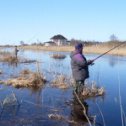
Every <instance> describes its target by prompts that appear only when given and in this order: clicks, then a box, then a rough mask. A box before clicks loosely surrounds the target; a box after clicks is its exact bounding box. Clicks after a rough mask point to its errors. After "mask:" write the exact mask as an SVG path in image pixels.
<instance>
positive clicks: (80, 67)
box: [70, 43, 92, 94]
mask: <svg viewBox="0 0 126 126" xmlns="http://www.w3.org/2000/svg"><path fill="white" fill-rule="evenodd" d="M82 52H83V45H82V43H78V44H76V45H75V50H74V51H73V52H71V55H70V57H71V68H72V74H73V78H74V80H75V82H76V85H75V90H76V92H77V93H79V94H80V93H82V90H83V85H84V81H85V79H86V78H88V77H89V71H88V65H90V64H92V61H91V60H88V61H87V60H86V58H85V57H84V55H83V54H82Z"/></svg>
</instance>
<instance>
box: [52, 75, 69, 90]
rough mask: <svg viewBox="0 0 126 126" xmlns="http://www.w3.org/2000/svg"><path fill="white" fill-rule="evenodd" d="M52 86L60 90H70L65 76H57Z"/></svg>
mask: <svg viewBox="0 0 126 126" xmlns="http://www.w3.org/2000/svg"><path fill="white" fill-rule="evenodd" d="M52 86H53V87H57V88H60V89H67V88H69V86H68V83H67V79H66V78H65V76H64V75H58V76H56V79H55V80H53V82H52Z"/></svg>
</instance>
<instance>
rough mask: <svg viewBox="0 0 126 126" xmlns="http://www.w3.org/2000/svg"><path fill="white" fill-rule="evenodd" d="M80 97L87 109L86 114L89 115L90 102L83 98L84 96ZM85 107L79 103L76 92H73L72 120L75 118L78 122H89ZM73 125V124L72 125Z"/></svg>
mask: <svg viewBox="0 0 126 126" xmlns="http://www.w3.org/2000/svg"><path fill="white" fill-rule="evenodd" d="M79 99H80V101H81V103H82V104H83V106H84V107H85V111H86V113H85V114H86V116H87V117H88V104H87V103H86V102H85V101H84V99H83V98H82V96H79ZM83 111H84V109H83V107H82V105H81V104H80V103H79V101H78V99H77V97H76V94H75V93H73V104H72V108H71V120H74V121H75V122H76V123H79V124H80V123H82V124H84V123H87V118H86V116H85V115H84V112H83ZM70 126H71V125H70Z"/></svg>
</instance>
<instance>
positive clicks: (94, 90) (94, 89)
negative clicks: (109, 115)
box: [82, 83, 105, 98]
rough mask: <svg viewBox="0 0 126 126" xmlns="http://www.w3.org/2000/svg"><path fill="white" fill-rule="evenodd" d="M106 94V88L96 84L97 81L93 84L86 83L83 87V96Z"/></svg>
mask: <svg viewBox="0 0 126 126" xmlns="http://www.w3.org/2000/svg"><path fill="white" fill-rule="evenodd" d="M104 94H105V89H104V88H103V87H98V86H96V84H95V83H92V84H91V85H85V86H84V88H83V92H82V96H83V97H85V98H88V97H96V96H102V95H104Z"/></svg>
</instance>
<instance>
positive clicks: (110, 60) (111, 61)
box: [109, 56, 118, 67]
mask: <svg viewBox="0 0 126 126" xmlns="http://www.w3.org/2000/svg"><path fill="white" fill-rule="evenodd" d="M117 63H118V62H117V58H115V57H114V56H110V57H109V64H110V66H112V67H114V66H115V65H116V64H117Z"/></svg>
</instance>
